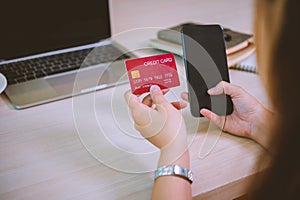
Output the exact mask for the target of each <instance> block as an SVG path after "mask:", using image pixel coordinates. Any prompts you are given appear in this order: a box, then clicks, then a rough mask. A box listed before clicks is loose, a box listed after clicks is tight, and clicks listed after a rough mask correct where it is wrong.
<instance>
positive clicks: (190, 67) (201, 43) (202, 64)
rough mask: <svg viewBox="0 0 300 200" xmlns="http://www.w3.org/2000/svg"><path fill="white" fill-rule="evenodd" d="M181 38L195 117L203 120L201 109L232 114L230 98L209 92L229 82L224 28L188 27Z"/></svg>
mask: <svg viewBox="0 0 300 200" xmlns="http://www.w3.org/2000/svg"><path fill="white" fill-rule="evenodd" d="M181 38H182V47H183V55H184V56H183V57H184V64H185V69H186V77H187V85H188V93H189V101H190V109H191V113H192V115H193V116H194V117H202V115H201V114H200V109H202V108H207V109H209V110H211V111H213V112H214V113H216V114H218V115H223V116H224V115H229V114H231V113H232V112H233V104H232V101H231V98H230V97H229V96H228V95H225V94H221V95H216V96H215V95H212V96H210V95H208V93H207V90H208V89H210V88H212V87H214V86H216V85H217V84H218V83H219V82H220V81H226V82H230V80H229V74H228V66H227V57H226V49H225V41H224V33H223V29H222V27H221V26H220V25H193V24H187V25H184V26H183V27H182V30H181Z"/></svg>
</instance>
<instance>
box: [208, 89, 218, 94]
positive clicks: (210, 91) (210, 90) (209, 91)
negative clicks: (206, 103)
mask: <svg viewBox="0 0 300 200" xmlns="http://www.w3.org/2000/svg"><path fill="white" fill-rule="evenodd" d="M215 90H216V89H215V88H210V89H209V90H207V93H208V94H211V93H213V92H214V91H215Z"/></svg>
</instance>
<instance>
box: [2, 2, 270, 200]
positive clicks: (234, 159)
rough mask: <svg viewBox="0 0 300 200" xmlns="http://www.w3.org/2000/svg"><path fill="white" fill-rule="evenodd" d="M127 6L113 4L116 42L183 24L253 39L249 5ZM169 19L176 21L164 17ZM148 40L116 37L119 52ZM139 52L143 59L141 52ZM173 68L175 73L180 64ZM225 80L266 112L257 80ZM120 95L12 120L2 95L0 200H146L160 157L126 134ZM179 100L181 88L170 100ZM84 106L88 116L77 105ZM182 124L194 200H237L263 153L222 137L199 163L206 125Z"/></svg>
mask: <svg viewBox="0 0 300 200" xmlns="http://www.w3.org/2000/svg"><path fill="white" fill-rule="evenodd" d="M126 2H127V3H125V1H123V0H114V1H113V2H112V5H113V8H112V12H113V14H112V19H113V27H112V28H113V32H114V34H116V35H118V33H121V32H122V31H124V30H128V29H132V28H138V27H144V26H152V27H153V26H155V27H168V26H172V25H175V24H177V23H180V22H185V21H195V22H202V23H203V22H205V23H206V22H207V23H212V22H213V23H221V24H223V25H224V26H227V27H232V28H233V29H236V30H241V31H245V32H252V26H251V23H252V7H251V6H252V1H251V0H247V1H243V2H241V1H239V0H230V1H225V0H223V1H222V0H216V1H204V0H203V1H198V0H197V1H192V0H190V1H184V4H183V5H180V3H179V2H180V1H178V2H177V1H176V3H174V2H175V1H171V0H170V1H164V3H161V1H158V0H157V3H155V1H146V0H142V1H140V0H135V1H133V0H131V1H129V0H128V1H126ZM129 2H130V3H129ZM150 2H151V3H150ZM171 2H172V3H171ZM182 2H183V1H182ZM181 4H182V3H181ZM160 8H168V9H167V10H166V9H164V10H162V9H160ZM182 8H183V11H181V10H182ZM133 10H134V11H136V12H135V13H134V14H133V12H132V11H133ZM153 10H155V12H153V13H151V14H147V13H149V12H152V11H153ZM170 10H171V11H174V12H172V13H174V15H171V14H166V12H170ZM137 16H139V17H137ZM191 19H193V20H191ZM153 30H154V29H152V30H151V31H147V33H145V32H143V30H139V31H133V32H132V33H135V34H136V35H137V36H138V37H135V36H134V37H133V35H134V34H121V35H119V37H118V38H120V40H123V43H124V45H125V46H126V45H129V46H130V45H133V46H131V47H130V48H137V47H139V46H140V45H141V44H142V45H146V42H147V39H148V38H147V37H152V36H153V34H154V36H155V32H154V31H153ZM150 51H153V50H150ZM142 52H143V53H144V54H145V55H147V54H149V49H147V51H142ZM176 61H177V64H178V68H179V71H180V72H181V73H183V71H184V68H183V65H182V60H181V59H180V58H176ZM181 78H182V79H183V77H181ZM230 78H231V81H232V82H233V83H235V84H238V85H241V86H243V87H244V88H245V89H246V90H247V91H249V92H250V93H252V94H253V95H254V96H256V97H257V98H258V99H259V100H261V101H262V102H263V103H267V100H266V97H265V93H264V91H263V89H262V86H261V83H260V80H259V78H258V76H257V75H256V74H252V73H247V72H241V71H232V70H230ZM127 89H129V85H128V84H125V85H122V86H119V87H116V88H111V89H106V90H101V91H98V92H95V93H91V94H88V95H82V96H79V97H77V98H74V99H72V98H68V99H65V100H61V101H57V102H53V103H49V104H45V105H41V106H38V107H33V108H29V109H25V110H14V109H13V108H12V106H11V105H10V104H9V101H8V100H7V99H6V97H5V96H4V95H1V97H0V198H1V199H22V198H24V199H42V198H51V199H99V198H100V199H150V196H151V190H152V185H153V170H154V169H155V165H156V160H157V159H158V155H159V154H158V152H157V150H156V149H155V148H154V147H153V146H151V145H150V144H149V143H148V142H147V141H145V140H143V139H141V138H140V137H139V135H138V133H137V132H135V131H134V130H133V127H132V121H131V119H130V117H129V115H128V110H127V107H126V105H125V102H124V99H123V93H124V91H126V90H127ZM183 90H185V85H184V84H182V86H181V87H179V88H177V89H175V90H173V96H172V95H170V97H169V98H174V95H175V96H176V95H178V94H179V93H180V92H181V91H183ZM86 99H88V100H90V102H91V103H92V104H93V106H92V107H89V106H87V105H82V104H81V102H85V100H86ZM89 109H91V110H89ZM87 110H88V111H90V112H87ZM183 115H184V116H185V120H186V121H187V126H188V131H189V141H190V152H191V168H192V170H193V172H194V178H195V181H194V183H193V185H192V187H193V188H192V189H193V196H194V197H195V199H197V198H199V199H205V198H207V199H232V198H235V197H239V196H241V195H242V194H244V193H245V190H246V188H247V185H248V183H249V181H250V180H251V178H252V177H253V176H254V175H255V174H256V173H257V172H258V171H260V170H261V169H260V168H258V167H257V166H256V165H255V163H256V161H257V160H258V159H259V158H260V156H261V155H262V154H264V153H265V152H264V150H263V149H262V148H261V146H259V145H258V144H256V143H255V142H253V141H251V140H249V139H245V138H239V137H235V136H232V135H230V134H227V133H222V134H221V135H220V137H219V138H218V140H216V142H215V143H214V146H213V148H212V150H211V151H210V152H209V154H208V155H207V156H205V157H203V156H201V155H200V153H201V149H202V147H201V145H202V143H203V141H204V140H205V137H206V131H207V129H208V127H209V126H210V123H209V122H208V121H207V120H206V119H201V120H199V121H196V123H195V120H193V119H191V118H190V116H189V114H188V110H187V109H186V110H184V111H183ZM195 124H196V125H195ZM214 130H215V131H217V129H214ZM99 133H103V135H101V134H99Z"/></svg>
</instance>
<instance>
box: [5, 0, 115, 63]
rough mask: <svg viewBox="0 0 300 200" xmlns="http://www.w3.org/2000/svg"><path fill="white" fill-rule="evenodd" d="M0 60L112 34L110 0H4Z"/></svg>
mask: <svg viewBox="0 0 300 200" xmlns="http://www.w3.org/2000/svg"><path fill="white" fill-rule="evenodd" d="M0 24H1V30H0V60H7V59H13V58H19V57H23V56H29V55H33V54H38V53H44V52H48V51H53V50H59V49H64V48H70V47H75V46H80V45H85V44H91V43H95V42H97V41H100V40H101V39H105V38H108V37H110V34H111V33H110V22H109V8H108V0H107V1H106V0H84V1H83V0H82V1H78V0H45V1H44V0H26V1H5V3H4V2H2V3H1V12H0Z"/></svg>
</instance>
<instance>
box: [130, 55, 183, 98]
mask: <svg viewBox="0 0 300 200" xmlns="http://www.w3.org/2000/svg"><path fill="white" fill-rule="evenodd" d="M125 65H126V69H127V73H128V77H129V81H130V86H131V91H132V93H133V94H136V95H138V94H143V93H145V92H149V89H150V87H151V86H152V85H158V86H159V87H160V88H161V89H166V88H171V87H175V86H179V85H180V82H179V77H178V72H177V68H176V63H175V59H174V55H173V54H172V53H168V54H161V55H156V56H149V57H145V58H137V59H131V60H126V61H125Z"/></svg>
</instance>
